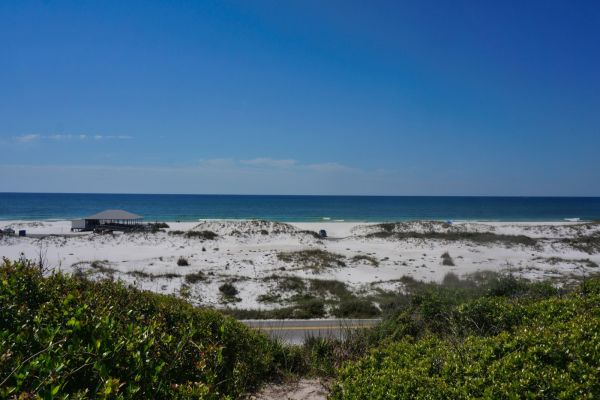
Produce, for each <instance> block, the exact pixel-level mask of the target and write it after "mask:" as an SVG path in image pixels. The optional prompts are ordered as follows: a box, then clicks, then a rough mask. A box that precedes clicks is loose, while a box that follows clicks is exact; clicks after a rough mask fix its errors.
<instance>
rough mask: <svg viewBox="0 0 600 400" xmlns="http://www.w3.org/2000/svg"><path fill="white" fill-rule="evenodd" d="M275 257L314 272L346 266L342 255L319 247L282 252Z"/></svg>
mask: <svg viewBox="0 0 600 400" xmlns="http://www.w3.org/2000/svg"><path fill="white" fill-rule="evenodd" d="M277 258H278V259H279V260H280V261H283V262H286V263H293V264H294V265H295V266H296V268H298V269H311V270H313V271H315V272H319V271H322V270H324V269H327V268H336V267H345V266H346V263H345V262H344V258H345V257H344V256H343V255H341V254H336V253H330V252H328V251H325V250H319V249H311V250H300V251H290V252H282V253H278V254H277Z"/></svg>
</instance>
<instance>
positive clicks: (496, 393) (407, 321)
mask: <svg viewBox="0 0 600 400" xmlns="http://www.w3.org/2000/svg"><path fill="white" fill-rule="evenodd" d="M449 281H451V282H452V281H455V280H454V279H450V280H449ZM473 281H475V280H473ZM484 282H485V284H483V285H482V286H480V287H479V289H477V290H475V289H473V288H471V289H467V290H465V289H464V284H460V285H461V286H463V288H462V289H454V293H453V290H452V289H449V288H447V287H446V288H444V287H438V290H435V291H434V290H430V289H431V288H427V287H426V286H425V289H424V291H420V292H418V293H417V294H416V295H415V296H414V298H411V299H410V305H409V306H408V307H406V308H405V309H404V310H403V311H402V312H399V313H398V314H397V315H396V316H395V317H394V318H392V319H390V320H388V321H386V322H385V323H384V324H382V326H381V327H379V328H378V329H375V330H374V331H372V332H369V335H370V339H369V340H370V342H371V343H379V344H380V345H379V347H378V348H377V349H376V350H373V351H372V352H371V353H370V354H368V355H367V356H365V357H363V358H361V359H360V360H358V361H356V362H354V363H350V364H347V365H346V366H345V367H344V368H342V369H341V370H340V371H339V382H338V383H337V385H336V387H335V388H334V391H333V393H332V396H331V397H332V398H333V399H342V398H343V399H366V398H369V399H446V398H451V399H472V398H485V399H488V398H489V399H496V398H501V399H508V398H544V399H546V398H547V399H554V398H564V399H595V398H600V375H599V374H598V372H597V371H598V370H600V279H598V278H596V279H590V280H587V281H585V282H584V283H583V284H582V285H581V286H580V288H579V289H578V290H577V291H575V292H572V293H569V294H562V295H561V293H560V292H558V291H557V290H556V289H552V288H551V287H550V286H549V285H546V284H527V282H525V281H523V280H519V279H516V278H513V277H510V276H509V277H499V276H496V277H494V276H489V277H488V279H487V280H485V281H484ZM459 283H460V281H459ZM454 284H455V285H456V284H457V283H456V282H455V283H454ZM479 285H481V283H479ZM415 286H418V284H416V283H415ZM457 290H458V292H457ZM475 293H478V294H477V295H476V294H475Z"/></svg>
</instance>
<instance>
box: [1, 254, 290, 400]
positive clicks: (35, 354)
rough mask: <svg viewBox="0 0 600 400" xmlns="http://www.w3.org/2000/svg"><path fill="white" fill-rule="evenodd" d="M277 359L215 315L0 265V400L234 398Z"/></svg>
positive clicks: (107, 284)
mask: <svg viewBox="0 0 600 400" xmlns="http://www.w3.org/2000/svg"><path fill="white" fill-rule="evenodd" d="M285 354H286V351H285V349H283V348H282V347H281V346H279V345H276V344H274V343H272V342H270V341H269V340H268V339H266V337H264V336H263V335H261V334H258V333H256V332H253V331H250V330H249V329H248V328H246V327H245V326H244V325H242V324H240V323H238V322H237V321H235V320H233V319H230V318H228V317H225V316H223V315H222V314H220V313H218V312H216V311H210V310H201V309H197V308H194V307H192V306H191V305H190V304H188V303H186V302H184V301H181V300H178V299H176V298H174V297H169V296H163V295H157V294H153V293H149V292H142V291H139V290H136V289H133V288H128V287H125V286H124V285H123V284H121V283H117V282H111V281H100V282H92V281H88V280H84V279H78V278H73V277H70V276H65V275H63V274H53V275H51V276H49V277H47V278H45V277H43V276H42V273H41V271H40V269H39V268H37V267H35V266H33V265H31V264H28V263H27V262H26V261H19V262H14V263H13V262H10V261H8V260H6V259H4V261H3V264H2V265H1V266H0V398H9V397H15V398H16V397H19V396H21V397H23V398H30V397H37V396H39V397H41V398H66V397H67V396H68V397H70V398H71V397H72V398H82V397H111V398H144V399H145V398H185V397H194V398H202V399H217V398H223V397H228V396H231V397H236V396H238V395H240V394H241V393H243V392H245V391H246V390H248V389H250V388H252V387H254V386H256V385H257V384H258V383H260V382H261V381H262V380H263V379H266V378H267V377H270V376H271V375H272V374H273V373H275V372H276V369H277V368H278V366H279V365H281V364H280V363H279V361H281V360H282V358H283V357H284V356H285Z"/></svg>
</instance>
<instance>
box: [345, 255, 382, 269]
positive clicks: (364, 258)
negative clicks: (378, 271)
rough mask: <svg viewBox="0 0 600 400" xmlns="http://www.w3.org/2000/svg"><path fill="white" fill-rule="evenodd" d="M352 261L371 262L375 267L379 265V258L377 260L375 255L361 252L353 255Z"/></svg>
mask: <svg viewBox="0 0 600 400" xmlns="http://www.w3.org/2000/svg"><path fill="white" fill-rule="evenodd" d="M351 261H352V262H353V263H357V264H359V263H367V264H371V265H372V266H374V267H378V266H379V260H377V259H376V258H375V257H373V256H368V255H365V254H359V255H356V256H354V257H352V259H351Z"/></svg>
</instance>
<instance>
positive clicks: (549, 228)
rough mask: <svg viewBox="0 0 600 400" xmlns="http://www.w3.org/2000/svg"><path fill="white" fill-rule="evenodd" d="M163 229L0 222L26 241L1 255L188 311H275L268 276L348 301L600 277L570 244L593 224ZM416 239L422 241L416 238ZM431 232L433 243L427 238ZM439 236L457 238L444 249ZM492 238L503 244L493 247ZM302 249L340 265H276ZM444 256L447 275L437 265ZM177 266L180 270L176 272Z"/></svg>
mask: <svg viewBox="0 0 600 400" xmlns="http://www.w3.org/2000/svg"><path fill="white" fill-rule="evenodd" d="M168 224H169V228H168V229H166V230H165V231H164V232H157V233H115V234H112V235H110V234H109V235H98V234H94V233H81V234H72V233H71V232H70V228H71V223H70V221H37V222H32V221H1V222H0V228H7V227H11V228H13V229H14V230H15V231H17V230H19V229H25V230H26V231H27V234H28V235H32V236H27V237H7V236H5V237H2V238H0V255H1V256H3V257H7V258H9V259H17V258H19V257H25V258H28V259H32V260H35V261H38V260H39V259H40V257H41V259H42V260H43V263H44V265H45V267H46V268H47V269H48V271H58V270H59V271H63V272H67V273H77V274H84V275H86V276H88V277H90V278H92V279H100V278H112V279H119V280H123V281H125V282H127V283H130V284H132V285H135V286H136V287H138V288H141V289H146V290H151V291H154V292H158V293H165V294H175V295H178V296H183V297H186V298H188V299H189V301H191V302H192V303H194V304H197V305H207V306H213V307H217V308H219V307H226V306H227V307H238V308H246V309H259V308H260V309H270V308H274V307H279V306H280V302H279V303H277V302H268V301H264V300H263V301H259V296H260V295H265V294H267V293H273V292H278V293H277V294H278V295H280V296H281V298H282V299H285V298H286V296H287V295H288V294H287V293H285V292H282V291H281V289H280V288H278V287H277V286H276V279H274V277H298V278H301V279H306V280H309V279H324V280H337V281H340V282H343V283H345V284H346V285H347V287H348V288H349V289H350V290H351V291H352V292H353V293H360V294H368V293H370V292H373V291H378V290H379V291H398V290H402V286H403V283H402V282H401V281H400V278H402V277H403V276H409V277H412V278H414V279H417V280H424V281H436V282H440V281H442V280H443V279H444V276H446V274H448V273H450V272H451V273H454V274H456V275H458V276H462V275H465V274H470V273H474V272H477V271H504V272H510V273H513V274H516V275H519V276H523V277H525V278H528V279H533V280H542V279H553V280H554V281H555V282H556V283H557V284H560V283H563V282H567V281H568V280H569V279H571V278H573V277H577V276H582V275H586V274H592V273H595V272H600V271H598V270H600V268H598V264H600V254H599V253H598V252H597V251H594V250H591V251H590V250H589V249H582V248H581V247H580V246H579V247H578V246H577V245H573V243H571V242H569V240H571V239H573V238H582V237H587V236H589V235H599V234H600V224H593V223H580V222H564V223H554V222H553V223H537V222H536V223H508V222H493V223H492V222H485V223H483V222H482V223H478V222H455V223H453V224H452V225H447V224H443V223H441V222H427V221H423V222H406V223H399V224H394V225H388V226H387V227H386V229H388V230H389V231H385V230H382V227H381V226H380V225H377V224H364V223H350V222H314V223H313V222H311V223H292V224H284V223H272V222H265V221H239V220H233V221H232V220H207V221H200V222H169V223H168ZM320 229H325V230H326V231H327V233H328V238H326V239H320V238H318V237H316V235H314V232H318V231H319V230H320ZM188 231H194V232H202V231H212V232H214V233H216V234H217V235H218V236H217V237H216V238H215V239H214V240H204V239H202V238H198V237H186V235H185V232H188ZM308 231H313V233H311V232H308ZM378 232H379V233H380V234H377V233H378ZM382 232H383V233H382ZM419 233H421V234H425V236H424V237H419V236H418V234H419ZM432 233H438V234H440V236H438V237H435V235H433V236H434V237H429V236H431V234H432ZM402 234H404V236H402ZM445 234H455V235H458V238H456V237H455V238H453V239H452V240H449V239H448V238H447V237H445V236H444V235H445ZM469 234H488V235H491V236H489V237H488V239H489V238H491V239H490V240H484V241H480V240H479V239H477V236H476V238H475V239H473V240H471V239H469V236H468V235H469ZM461 235H465V238H461V237H460V236H461ZM497 235H507V236H501V237H500V239H499V240H496V237H497ZM518 235H521V236H518ZM515 238H516V239H515ZM519 238H520V239H519ZM513 239H515V240H513ZM526 239H530V240H531V241H533V242H535V243H534V244H531V243H528V242H527V240H526ZM522 240H525V243H521V242H520V241H522ZM303 250H322V251H324V252H328V253H332V254H334V255H335V257H334V258H335V259H336V260H338V261H339V262H338V263H337V264H336V263H335V262H334V263H330V265H327V266H326V267H324V268H313V266H311V265H308V264H307V265H304V264H298V263H294V262H290V261H289V260H287V261H286V258H285V257H282V256H281V254H282V253H283V254H285V253H290V252H297V251H303ZM445 252H448V253H449V255H450V257H451V258H452V260H453V263H454V265H453V266H449V265H443V264H442V258H441V255H442V254H443V253H445ZM328 253H323V254H328ZM180 257H183V258H185V259H186V260H187V261H188V263H189V265H188V266H178V264H177V260H178V259H179V258H180ZM309 264H310V263H309ZM194 274H196V275H194ZM194 277H195V278H197V279H194ZM225 282H231V283H233V284H234V285H235V287H236V288H237V289H238V290H239V294H238V295H237V296H236V297H237V299H239V301H236V302H234V303H225V302H224V301H223V298H222V295H221V293H220V291H219V286H220V285H222V284H223V283H225Z"/></svg>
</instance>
